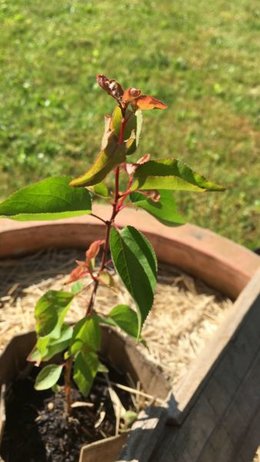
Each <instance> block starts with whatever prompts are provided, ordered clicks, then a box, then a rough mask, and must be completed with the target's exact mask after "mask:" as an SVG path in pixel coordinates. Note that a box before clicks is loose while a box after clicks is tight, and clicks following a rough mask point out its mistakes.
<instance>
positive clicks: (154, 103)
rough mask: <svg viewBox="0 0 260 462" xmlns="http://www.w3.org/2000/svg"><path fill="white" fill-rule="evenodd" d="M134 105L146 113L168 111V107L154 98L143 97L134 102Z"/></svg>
mask: <svg viewBox="0 0 260 462" xmlns="http://www.w3.org/2000/svg"><path fill="white" fill-rule="evenodd" d="M134 104H135V105H136V106H137V107H138V109H141V110H142V111H146V110H149V109H166V108H167V105H166V104H164V103H163V102H162V101H160V100H159V99H156V98H154V97H153V96H147V95H141V96H139V97H138V98H137V99H135V100H134Z"/></svg>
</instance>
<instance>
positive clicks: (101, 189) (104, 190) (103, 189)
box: [89, 182, 109, 199]
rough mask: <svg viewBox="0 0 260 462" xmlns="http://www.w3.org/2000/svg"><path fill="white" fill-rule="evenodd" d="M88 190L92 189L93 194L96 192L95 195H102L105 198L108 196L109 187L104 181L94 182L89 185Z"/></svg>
mask: <svg viewBox="0 0 260 462" xmlns="http://www.w3.org/2000/svg"><path fill="white" fill-rule="evenodd" d="M89 189H90V191H92V192H93V193H94V194H97V196H101V197H104V198H105V199H107V198H108V197H109V189H108V187H107V185H106V184H105V183H102V182H101V183H98V184H95V185H94V186H90V188H89Z"/></svg>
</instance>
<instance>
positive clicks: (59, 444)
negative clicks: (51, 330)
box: [0, 370, 133, 462]
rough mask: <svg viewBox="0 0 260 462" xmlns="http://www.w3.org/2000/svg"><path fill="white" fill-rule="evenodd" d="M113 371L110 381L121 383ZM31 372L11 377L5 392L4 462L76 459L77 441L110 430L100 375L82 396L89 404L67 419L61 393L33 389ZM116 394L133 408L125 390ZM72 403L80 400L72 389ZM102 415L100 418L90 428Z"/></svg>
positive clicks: (108, 403) (110, 412)
mask: <svg viewBox="0 0 260 462" xmlns="http://www.w3.org/2000/svg"><path fill="white" fill-rule="evenodd" d="M37 373H38V370H37ZM110 374H111V373H110ZM114 374H115V372H113V373H112V377H111V379H112V380H116V381H117V382H120V383H124V384H125V383H126V381H125V380H124V378H123V377H118V373H117V376H116V377H115V376H114ZM34 375H35V372H34V371H32V374H31V375H30V376H29V377H27V378H26V379H23V380H17V381H16V382H14V383H13V384H12V385H11V386H10V387H9V388H8V391H7V393H6V425H5V431H4V434H3V440H2V444H1V448H0V454H1V457H2V458H3V460H4V461H5V462H76V461H78V459H79V453H80V448H81V446H82V445H83V444H86V443H90V442H93V441H97V440H99V439H102V438H104V437H106V436H107V437H108V436H113V435H114V434H115V422H116V419H115V415H114V410H113V405H112V402H111V400H110V397H109V393H108V389H107V387H106V385H104V380H102V378H101V376H100V375H99V376H98V377H97V379H96V381H95V383H94V385H93V387H92V390H91V393H90V396H89V397H88V398H87V402H88V403H93V407H85V406H84V407H77V408H74V409H73V414H72V416H71V417H69V418H66V416H65V412H64V394H63V391H59V392H57V393H55V394H54V393H53V392H52V391H44V392H39V391H35V390H34V387H33V385H34ZM102 377H103V376H102ZM117 392H118V390H117ZM118 394H119V393H118ZM119 397H120V400H121V402H122V404H123V405H124V407H125V408H126V409H133V404H132V401H131V397H130V396H129V394H128V393H125V392H120V394H119ZM73 401H74V402H75V401H84V398H83V397H82V396H81V395H80V393H79V392H78V391H77V390H76V389H73ZM104 413H105V418H104V420H103V421H102V423H101V424H100V425H96V427H97V428H95V424H97V423H98V422H97V421H98V419H99V418H100V416H101V415H104ZM100 420H101V419H100Z"/></svg>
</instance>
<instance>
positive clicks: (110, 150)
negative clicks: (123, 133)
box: [70, 132, 126, 186]
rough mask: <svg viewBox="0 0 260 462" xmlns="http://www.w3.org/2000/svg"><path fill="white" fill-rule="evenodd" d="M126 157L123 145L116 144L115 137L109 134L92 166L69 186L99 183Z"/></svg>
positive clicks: (112, 133)
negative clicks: (104, 145)
mask: <svg viewBox="0 0 260 462" xmlns="http://www.w3.org/2000/svg"><path fill="white" fill-rule="evenodd" d="M125 155H126V146H125V144H118V139H117V136H116V135H115V134H114V132H111V133H110V135H109V136H108V142H107V145H106V147H105V148H104V149H102V150H101V151H100V153H99V154H98V157H97V158H96V160H95V161H94V164H93V165H92V166H91V167H90V169H89V170H87V172H86V173H84V175H82V176H80V177H78V178H75V179H74V180H72V181H71V182H70V185H71V186H94V185H96V184H98V183H100V182H101V181H102V180H103V179H104V178H105V177H106V176H107V174H108V173H109V172H111V170H113V169H114V168H115V167H116V166H117V165H119V164H121V162H124V160H125Z"/></svg>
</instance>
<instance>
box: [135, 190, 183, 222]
mask: <svg viewBox="0 0 260 462" xmlns="http://www.w3.org/2000/svg"><path fill="white" fill-rule="evenodd" d="M158 192H159V193H160V200H159V201H158V202H155V201H153V200H151V199H149V198H146V197H145V196H144V195H143V194H140V193H138V192H134V193H132V194H130V200H131V202H132V203H133V204H134V205H135V206H136V207H140V208H141V209H143V210H145V211H146V212H148V213H150V214H151V215H152V216H154V217H155V218H156V219H157V220H158V221H160V222H161V223H163V224H164V225H166V226H176V225H180V224H183V223H184V222H185V220H184V218H183V217H182V216H181V215H180V214H179V213H178V211H177V210H176V204H175V201H174V199H173V197H172V192H171V191H167V190H162V191H158Z"/></svg>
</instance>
